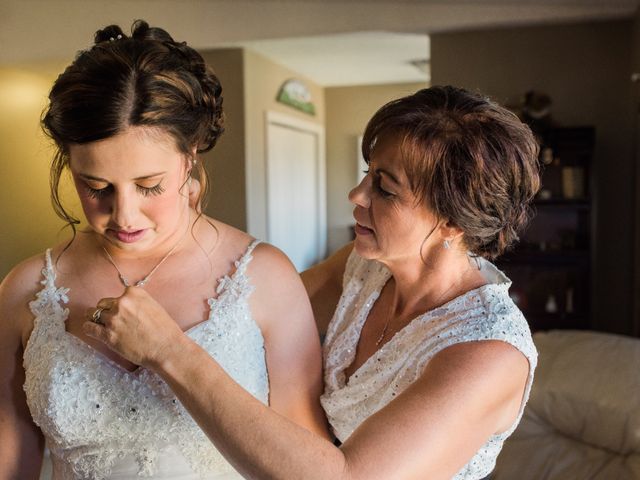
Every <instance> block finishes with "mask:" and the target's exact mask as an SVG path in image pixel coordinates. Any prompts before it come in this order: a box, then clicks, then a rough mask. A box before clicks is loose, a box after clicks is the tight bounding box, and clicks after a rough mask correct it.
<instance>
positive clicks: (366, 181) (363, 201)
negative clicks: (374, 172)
mask: <svg viewBox="0 0 640 480" xmlns="http://www.w3.org/2000/svg"><path fill="white" fill-rule="evenodd" d="M349 201H350V202H351V203H353V204H354V205H357V206H359V207H363V208H369V205H370V204H371V174H366V175H365V176H364V178H363V179H362V181H361V182H360V183H359V184H358V185H356V186H355V187H353V188H352V189H351V191H350V192H349Z"/></svg>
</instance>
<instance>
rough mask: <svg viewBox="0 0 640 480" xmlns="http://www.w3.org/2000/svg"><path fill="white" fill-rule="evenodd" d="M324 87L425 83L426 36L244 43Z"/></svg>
mask: <svg viewBox="0 0 640 480" xmlns="http://www.w3.org/2000/svg"><path fill="white" fill-rule="evenodd" d="M241 45H242V46H244V47H246V48H249V49H251V50H253V51H255V52H257V53H259V54H260V55H263V56H264V57H267V58H269V59H271V60H272V61H274V62H276V63H279V64H281V65H284V66H285V67H288V68H290V69H291V70H293V71H295V72H298V73H300V74H301V75H302V76H304V77H307V78H309V79H311V80H313V81H314V82H315V83H317V84H318V85H321V86H324V87H336V86H348V85H373V84H382V83H408V82H416V83H417V82H428V81H429V78H430V75H429V63H428V61H429V36H428V35H426V34H411V33H391V32H355V33H342V34H335V35H325V36H314V37H302V38H288V39H277V40H266V41H265V40H263V41H253V42H243V43H241Z"/></svg>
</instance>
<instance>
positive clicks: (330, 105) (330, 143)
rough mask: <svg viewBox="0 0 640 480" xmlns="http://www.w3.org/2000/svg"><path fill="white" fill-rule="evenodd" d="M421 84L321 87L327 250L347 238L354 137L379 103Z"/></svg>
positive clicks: (354, 164) (353, 181) (353, 177)
mask: <svg viewBox="0 0 640 480" xmlns="http://www.w3.org/2000/svg"><path fill="white" fill-rule="evenodd" d="M426 86H427V85H426V84H421V83H402V84H390V85H373V86H371V85H363V86H356V87H333V88H327V89H326V90H325V100H326V111H327V130H326V135H327V228H328V237H329V238H328V250H329V253H331V252H333V251H335V250H337V249H338V248H340V247H341V246H342V245H344V244H345V243H347V242H349V241H350V240H351V230H350V227H351V226H352V225H353V216H352V215H351V212H352V210H353V206H352V205H351V204H350V203H349V200H348V199H347V194H348V193H349V190H351V189H352V188H353V187H354V186H355V184H356V182H357V162H358V157H357V138H358V136H359V135H362V133H363V132H364V128H365V127H366V125H367V122H368V121H369V119H370V118H371V117H372V116H373V114H374V113H375V112H376V110H378V108H380V107H381V106H382V105H384V104H385V103H387V102H388V101H390V100H393V99H395V98H399V97H402V96H404V95H408V94H410V93H413V92H415V91H416V90H418V89H420V88H424V87H426Z"/></svg>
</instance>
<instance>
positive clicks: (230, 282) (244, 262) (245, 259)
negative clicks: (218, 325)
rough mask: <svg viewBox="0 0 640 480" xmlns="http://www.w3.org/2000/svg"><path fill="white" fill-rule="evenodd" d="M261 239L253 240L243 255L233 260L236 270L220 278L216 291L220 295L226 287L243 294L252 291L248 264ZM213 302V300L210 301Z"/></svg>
mask: <svg viewBox="0 0 640 480" xmlns="http://www.w3.org/2000/svg"><path fill="white" fill-rule="evenodd" d="M260 242H261V241H260V240H257V239H256V240H253V241H252V242H251V243H250V244H249V246H248V247H247V249H246V250H245V252H244V253H243V254H242V256H241V257H240V258H239V259H238V260H236V261H235V262H233V264H234V266H235V267H236V270H235V271H234V272H233V273H232V274H230V275H229V274H227V275H225V276H224V277H222V278H220V279H219V280H218V287H217V288H216V293H217V294H218V295H220V294H221V293H222V292H223V290H225V289H229V288H231V289H233V290H234V291H235V292H236V294H238V295H240V296H242V294H245V295H247V294H249V293H251V291H252V288H251V286H250V285H249V279H248V278H247V276H246V275H245V273H246V271H247V266H248V265H249V263H250V262H251V260H252V259H253V255H252V253H253V250H254V249H255V248H256V246H258V244H259V243H260ZM210 303H211V302H210Z"/></svg>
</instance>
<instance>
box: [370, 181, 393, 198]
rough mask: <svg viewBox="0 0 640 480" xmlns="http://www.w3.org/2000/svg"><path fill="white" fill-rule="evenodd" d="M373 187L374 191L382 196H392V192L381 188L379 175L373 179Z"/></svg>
mask: <svg viewBox="0 0 640 480" xmlns="http://www.w3.org/2000/svg"><path fill="white" fill-rule="evenodd" d="M373 188H374V189H375V191H376V192H378V193H379V194H380V196H381V197H383V198H389V197H393V196H394V194H393V193H391V192H389V191H387V190H385V189H384V188H382V184H381V182H380V177H378V178H376V179H375V180H374V181H373Z"/></svg>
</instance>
